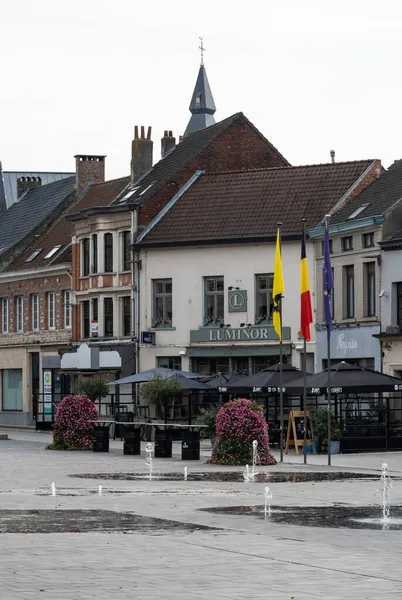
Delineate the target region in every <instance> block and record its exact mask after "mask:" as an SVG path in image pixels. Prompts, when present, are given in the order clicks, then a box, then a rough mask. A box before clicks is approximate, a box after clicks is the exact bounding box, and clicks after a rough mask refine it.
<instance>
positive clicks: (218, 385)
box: [203, 373, 244, 391]
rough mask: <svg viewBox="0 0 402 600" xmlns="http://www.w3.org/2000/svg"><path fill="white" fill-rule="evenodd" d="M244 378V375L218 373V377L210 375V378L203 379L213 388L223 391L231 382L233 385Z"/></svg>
mask: <svg viewBox="0 0 402 600" xmlns="http://www.w3.org/2000/svg"><path fill="white" fill-rule="evenodd" d="M243 377H244V375H239V374H238V373H218V374H217V375H210V376H209V377H205V378H203V381H204V383H207V384H208V385H210V386H211V387H213V388H215V389H217V390H222V391H223V390H225V389H226V388H227V385H228V383H229V382H231V383H232V382H233V381H236V380H237V379H240V378H243Z"/></svg>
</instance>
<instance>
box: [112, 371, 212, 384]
mask: <svg viewBox="0 0 402 600" xmlns="http://www.w3.org/2000/svg"><path fill="white" fill-rule="evenodd" d="M156 373H159V375H161V376H162V377H173V376H174V375H182V376H183V377H188V378H190V379H200V378H201V375H199V374H198V373H190V372H189V371H175V370H173V369H166V368H165V367H155V368H154V369H148V370H147V371H141V373H136V374H135V375H129V376H128V377H123V378H122V379H117V381H111V382H110V383H109V385H123V384H125V383H145V382H146V381H149V380H150V379H152V378H153V377H154V376H155V374H156Z"/></svg>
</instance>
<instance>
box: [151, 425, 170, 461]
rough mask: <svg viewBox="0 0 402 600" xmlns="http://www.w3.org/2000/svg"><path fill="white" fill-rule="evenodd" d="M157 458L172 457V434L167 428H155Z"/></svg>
mask: <svg viewBox="0 0 402 600" xmlns="http://www.w3.org/2000/svg"><path fill="white" fill-rule="evenodd" d="M155 458H172V434H171V432H170V431H168V430H166V429H155Z"/></svg>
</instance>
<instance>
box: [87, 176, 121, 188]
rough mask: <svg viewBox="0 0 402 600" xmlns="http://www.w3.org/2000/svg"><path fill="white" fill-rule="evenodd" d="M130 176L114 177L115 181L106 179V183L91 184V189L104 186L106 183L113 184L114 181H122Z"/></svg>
mask: <svg viewBox="0 0 402 600" xmlns="http://www.w3.org/2000/svg"><path fill="white" fill-rule="evenodd" d="M128 177H130V175H124V176H123V177H116V178H115V179H108V180H107V181H102V182H100V183H93V184H92V186H91V187H95V186H98V185H106V184H107V183H115V182H116V181H123V179H127V178H128Z"/></svg>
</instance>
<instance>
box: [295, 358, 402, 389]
mask: <svg viewBox="0 0 402 600" xmlns="http://www.w3.org/2000/svg"><path fill="white" fill-rule="evenodd" d="M330 388H331V394H375V393H379V392H398V391H401V390H402V380H401V379H398V378H397V377H391V375H384V374H383V373H379V372H378V371H373V370H372V369H364V368H363V367H358V366H357V365H352V364H350V363H347V362H345V361H342V362H340V363H338V364H336V365H333V366H332V367H330ZM327 389H328V371H327V370H325V371H321V372H320V373H316V374H315V375H309V376H308V377H307V393H308V394H310V395H317V396H318V395H321V394H325V393H326V392H327ZM286 391H287V393H288V394H289V393H293V394H302V393H303V379H295V380H294V381H292V382H291V383H289V384H288V385H287V390H286Z"/></svg>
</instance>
